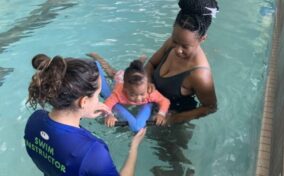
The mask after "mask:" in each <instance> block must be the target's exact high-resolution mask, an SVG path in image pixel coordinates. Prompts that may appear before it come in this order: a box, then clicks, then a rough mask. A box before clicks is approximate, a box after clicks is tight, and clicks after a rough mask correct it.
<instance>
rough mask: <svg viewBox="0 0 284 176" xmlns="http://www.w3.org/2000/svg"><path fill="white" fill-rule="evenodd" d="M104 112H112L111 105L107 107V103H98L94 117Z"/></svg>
mask: <svg viewBox="0 0 284 176" xmlns="http://www.w3.org/2000/svg"><path fill="white" fill-rule="evenodd" d="M102 114H112V112H111V110H110V109H109V107H107V106H106V105H105V104H103V103H101V102H99V103H98V105H97V106H96V109H95V111H94V114H93V118H95V117H98V116H100V115H102Z"/></svg>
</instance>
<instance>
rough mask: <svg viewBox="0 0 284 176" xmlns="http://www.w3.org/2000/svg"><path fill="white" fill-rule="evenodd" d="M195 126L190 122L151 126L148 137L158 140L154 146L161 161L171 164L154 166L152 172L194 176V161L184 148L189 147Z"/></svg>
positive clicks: (161, 175) (160, 174)
mask: <svg viewBox="0 0 284 176" xmlns="http://www.w3.org/2000/svg"><path fill="white" fill-rule="evenodd" d="M194 128H195V126H194V125H193V124H190V123H184V124H176V125H173V126H171V127H161V128H150V129H149V130H148V132H147V138H149V139H152V140H154V141H156V142H157V146H155V147H153V149H154V152H155V155H157V156H158V158H159V160H160V161H163V162H164V163H167V164H168V165H169V166H167V167H166V166H154V167H153V168H152V169H151V172H152V173H153V174H154V175H155V176H193V175H194V170H193V169H191V166H192V163H191V161H190V160H189V159H188V158H186V156H185V155H184V153H183V150H187V149H188V143H189V140H190V139H191V138H192V135H193V129H194Z"/></svg>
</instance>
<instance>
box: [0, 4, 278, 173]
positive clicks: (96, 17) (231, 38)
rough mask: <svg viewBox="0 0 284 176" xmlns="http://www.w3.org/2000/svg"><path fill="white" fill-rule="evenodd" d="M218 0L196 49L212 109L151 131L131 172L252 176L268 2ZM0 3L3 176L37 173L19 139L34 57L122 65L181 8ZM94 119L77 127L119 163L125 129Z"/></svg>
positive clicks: (164, 31)
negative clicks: (95, 56)
mask: <svg viewBox="0 0 284 176" xmlns="http://www.w3.org/2000/svg"><path fill="white" fill-rule="evenodd" d="M218 2H219V5H220V8H221V9H220V13H219V14H217V18H216V19H214V21H213V24H212V26H211V28H210V30H209V34H208V39H207V40H206V42H205V43H204V44H203V48H204V50H205V52H206V54H207V56H208V58H209V62H210V63H211V66H212V70H213V73H214V79H215V84H216V85H215V86H216V91H217V96H218V102H219V110H218V112H217V113H215V114H213V115H209V116H207V117H206V118H202V119H200V120H194V121H192V122H191V123H190V124H186V125H184V126H177V127H176V128H173V129H171V130H169V129H167V128H154V127H149V129H148V134H147V137H146V138H145V140H144V142H143V144H142V145H141V147H140V152H139V159H138V163H137V164H138V165H137V176H144V175H147V176H148V175H154V174H156V175H181V172H182V171H186V170H187V171H188V175H189V174H190V173H192V172H193V171H194V172H195V175H196V176H209V175H210V176H213V175H215V176H228V175H234V176H251V175H253V173H254V167H255V158H256V154H257V152H256V149H257V142H258V135H259V127H260V119H261V111H262V102H263V93H264V83H265V79H266V68H267V59H268V56H269V54H270V45H271V44H270V43H271V33H272V22H273V13H274V7H273V3H272V1H271V2H270V1H264V0H262V1H256V0H249V1H247V0H246V1H244V0H242V1H224V0H220V1H218ZM0 6H1V9H0V26H1V28H0V100H1V104H0V110H1V111H0V122H1V123H0V176H8V175H9V176H10V175H22V176H30V175H35V176H36V175H42V174H41V173H40V172H39V171H38V170H37V169H36V168H35V166H34V165H33V164H32V162H31V160H30V159H29V157H28V156H27V154H26V152H25V148H24V142H23V139H22V137H23V130H24V126H25V123H26V120H27V118H28V116H29V115H30V114H31V112H32V111H31V110H30V109H27V108H26V106H25V101H26V98H27V87H28V84H29V81H30V79H31V75H32V74H33V72H34V71H33V69H32V67H31V64H30V62H31V58H32V57H33V56H34V55H35V54H37V53H40V52H43V53H46V54H48V55H50V56H54V55H57V54H60V55H62V56H73V57H85V53H88V52H92V51H96V52H98V53H100V54H101V55H102V56H104V57H105V58H107V59H108V61H109V62H111V63H112V65H113V66H115V67H117V68H118V69H123V68H125V67H126V66H127V65H128V64H129V62H130V61H131V60H133V59H135V58H137V57H138V56H139V55H142V54H146V55H147V56H149V57H150V56H151V55H152V54H153V52H155V51H156V50H157V49H158V48H159V47H160V46H161V44H162V43H163V42H164V41H165V40H166V38H167V37H169V36H170V34H171V30H172V24H173V22H174V19H175V16H176V14H177V12H178V6H177V1H176V0H154V1H153V0H133V1H129V0H121V1H115V0H107V1H106V0H86V1H79V0H48V1H44V0H40V1H25V2H24V1H20V0H4V1H1V2H0ZM15 10H17V13H15ZM99 121H100V120H98V121H90V120H84V121H82V124H83V125H84V126H85V127H87V128H88V129H90V130H91V131H93V132H94V133H95V134H96V135H98V136H100V137H101V138H103V139H104V140H105V141H106V143H107V144H108V145H109V148H110V150H111V152H112V156H113V158H114V161H115V163H116V165H117V167H118V168H120V167H121V166H122V165H123V162H124V159H125V157H126V155H127V153H128V145H129V140H130V137H131V136H132V134H131V132H129V130H128V129H127V128H115V129H109V128H106V127H104V126H103V125H102V124H101V123H98V122H99ZM177 138H178V140H177ZM118 146H119V147H118ZM172 169H176V170H175V171H174V173H172V172H171V170H172Z"/></svg>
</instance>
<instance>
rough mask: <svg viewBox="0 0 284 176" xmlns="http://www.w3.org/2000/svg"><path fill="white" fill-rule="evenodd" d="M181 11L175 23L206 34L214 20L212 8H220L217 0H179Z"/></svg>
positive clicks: (200, 33) (201, 34) (200, 34)
mask: <svg viewBox="0 0 284 176" xmlns="http://www.w3.org/2000/svg"><path fill="white" fill-rule="evenodd" d="M178 5H179V7H180V11H179V13H178V15H177V17H176V20H175V23H174V25H179V26H180V27H182V28H184V29H188V30H190V31H192V32H195V31H196V32H197V33H198V34H199V36H201V37H202V36H204V35H205V34H206V32H207V30H208V28H209V26H210V24H211V22H212V15H211V10H210V9H209V8H211V9H216V10H218V9H219V7H218V3H217V1H216V0H179V3H178Z"/></svg>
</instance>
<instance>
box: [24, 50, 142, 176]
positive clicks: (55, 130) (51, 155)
mask: <svg viewBox="0 0 284 176" xmlns="http://www.w3.org/2000/svg"><path fill="white" fill-rule="evenodd" d="M32 64H33V66H34V68H35V69H37V72H36V73H35V74H34V75H33V77H32V81H31V83H30V85H29V98H28V100H27V103H29V104H30V105H31V107H33V108H34V109H36V108H37V105H40V106H41V107H42V108H43V109H39V110H36V111H35V112H34V113H33V114H32V115H31V116H30V118H29V119H28V121H27V124H26V128H25V136H24V139H25V145H26V150H27V152H28V154H29V156H30V157H31V158H32V160H33V162H34V163H35V164H36V166H37V167H38V168H39V169H40V170H41V171H42V172H43V173H44V175H45V176H58V175H64V176H87V175H88V176H95V175H96V176H98V175H99V176H117V175H122V176H132V175H134V170H135V165H136V159H137V150H138V146H139V144H140V142H141V140H142V139H143V137H144V135H145V132H146V130H145V129H142V130H140V131H139V132H138V133H137V134H136V135H135V136H134V137H133V139H132V142H131V146H130V150H129V154H128V158H127V160H126V162H125V164H124V166H123V167H122V169H121V171H120V173H119V172H118V171H117V169H116V167H115V165H114V163H113V160H112V158H111V155H110V153H109V150H108V147H107V145H106V144H105V143H104V141H103V140H101V139H99V138H98V137H96V136H94V135H93V134H91V133H90V132H89V131H88V130H86V129H84V128H82V127H80V119H81V118H83V117H86V118H95V117H97V116H99V115H100V114H101V113H102V112H104V113H107V112H109V110H108V108H107V107H106V106H105V105H104V104H102V103H100V102H99V98H98V96H99V93H100V91H101V79H100V76H99V73H98V68H97V66H96V64H95V63H92V62H90V61H87V60H81V59H70V58H69V59H63V58H61V57H59V56H56V57H54V58H53V59H49V57H47V56H46V55H44V54H39V55H36V56H35V57H34V58H33V62H32ZM46 109H51V111H50V112H49V111H47V110H46Z"/></svg>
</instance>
